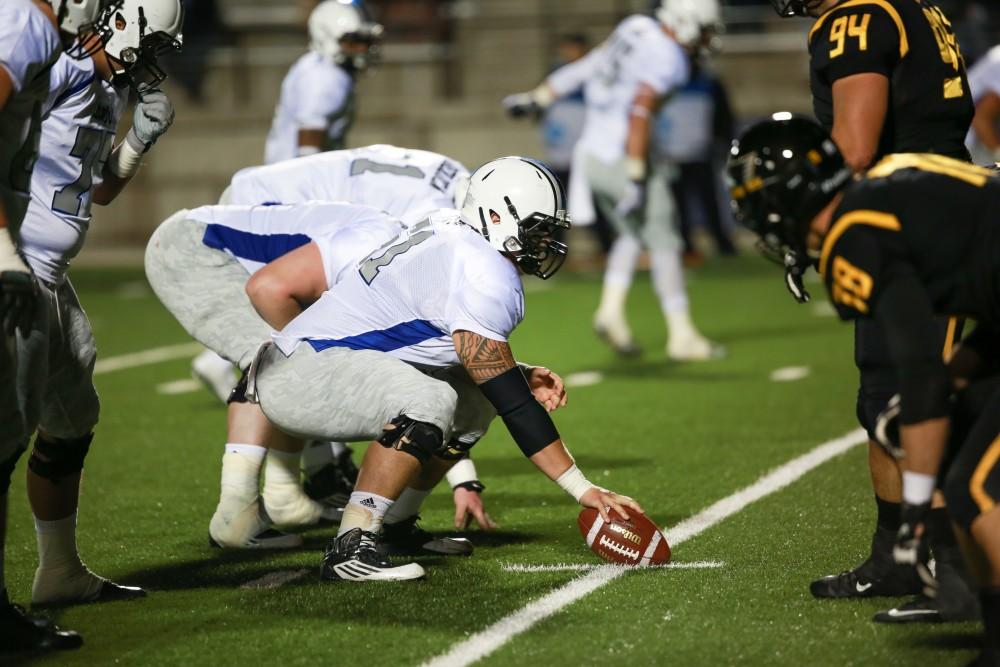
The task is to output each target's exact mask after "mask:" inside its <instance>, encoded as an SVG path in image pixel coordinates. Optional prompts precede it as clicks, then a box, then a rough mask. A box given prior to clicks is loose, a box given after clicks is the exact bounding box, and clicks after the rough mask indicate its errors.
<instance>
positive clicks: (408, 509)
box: [385, 487, 431, 523]
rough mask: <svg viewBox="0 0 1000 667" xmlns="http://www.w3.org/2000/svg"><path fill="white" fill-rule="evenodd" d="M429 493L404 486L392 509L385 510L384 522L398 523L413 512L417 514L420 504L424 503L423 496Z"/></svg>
mask: <svg viewBox="0 0 1000 667" xmlns="http://www.w3.org/2000/svg"><path fill="white" fill-rule="evenodd" d="M430 494H431V492H430V491H418V490H416V489H413V488H410V487H406V488H405V489H403V492H402V493H401V494H399V498H397V499H396V502H395V503H394V504H393V506H392V509H390V510H389V511H388V512H386V515H385V523H399V522H400V521H403V520H404V519H409V518H410V517H411V516H413V515H414V514H419V513H420V506H421V505H423V504H424V498H426V497H427V496H429V495H430Z"/></svg>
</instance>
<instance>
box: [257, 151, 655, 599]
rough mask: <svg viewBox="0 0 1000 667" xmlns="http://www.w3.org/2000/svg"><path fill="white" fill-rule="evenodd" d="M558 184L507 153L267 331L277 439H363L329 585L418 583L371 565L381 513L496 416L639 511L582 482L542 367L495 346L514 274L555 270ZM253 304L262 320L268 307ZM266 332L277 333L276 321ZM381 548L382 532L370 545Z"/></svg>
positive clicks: (538, 452)
mask: <svg viewBox="0 0 1000 667" xmlns="http://www.w3.org/2000/svg"><path fill="white" fill-rule="evenodd" d="M564 206H565V204H564V199H563V194H562V185H561V184H560V183H559V181H558V180H556V178H555V176H553V175H552V173H551V172H550V171H548V169H546V168H545V167H544V166H542V165H541V164H539V163H537V162H535V161H532V160H528V159H523V158H516V157H509V158H501V159H499V160H494V161H492V162H489V163H487V164H485V165H483V166H482V167H480V168H479V169H478V170H477V171H476V172H475V173H474V174H473V175H472V179H471V184H470V187H469V193H468V195H467V196H466V198H465V203H464V206H463V208H462V211H461V212H459V211H455V210H451V211H439V212H436V213H434V214H432V215H431V217H430V219H429V220H428V221H427V222H426V223H421V224H418V225H415V226H413V227H411V228H410V229H409V230H407V232H406V233H404V234H403V235H401V236H400V237H399V238H398V239H397V240H396V242H395V243H394V244H391V245H388V246H383V247H381V248H378V249H375V250H374V251H373V252H372V253H371V254H370V255H369V256H368V258H367V259H365V260H363V261H362V262H361V264H360V265H359V268H358V270H356V271H352V272H350V273H349V274H347V275H345V277H344V279H343V280H342V281H341V282H339V283H338V284H337V285H336V286H334V287H333V288H331V289H330V290H329V291H327V292H326V293H325V294H324V295H323V297H322V298H321V299H320V300H319V301H317V302H316V303H315V304H313V305H312V306H310V307H309V308H308V309H306V310H305V311H304V312H303V313H302V314H301V315H299V316H298V317H296V318H295V319H294V320H292V321H291V323H289V324H288V325H287V326H285V327H284V328H283V329H282V330H281V331H280V332H277V333H275V334H274V341H275V345H273V346H265V347H262V348H261V351H260V352H259V353H258V355H257V357H256V359H255V361H254V366H253V367H252V368H251V371H250V377H249V380H248V386H247V394H248V396H251V395H253V396H255V397H256V399H257V400H259V401H260V404H261V407H262V409H263V410H264V413H265V414H267V416H268V417H269V418H271V419H272V420H273V421H274V422H275V424H277V425H278V426H279V427H281V428H284V429H287V430H289V431H293V432H294V431H298V432H305V433H311V434H313V435H315V436H319V437H325V438H331V439H340V438H345V437H347V438H349V439H356V438H359V437H368V438H372V439H373V440H374V442H372V444H370V445H369V446H368V451H367V452H366V454H365V460H364V463H363V465H362V467H361V475H360V477H359V478H358V483H357V487H356V489H355V491H354V493H353V494H351V499H350V502H349V503H348V505H347V508H346V509H345V511H344V518H343V520H342V522H341V524H340V530H339V533H338V536H337V537H336V538H335V539H334V540H333V541H332V542H331V544H330V546H329V547H328V549H327V553H326V555H325V557H324V559H323V565H322V569H321V575H322V577H323V578H325V579H332V580H353V581H378V580H383V581H385V580H388V581H400V580H408V579H416V578H419V577H422V576H423V575H424V570H423V568H422V567H421V566H420V565H418V564H416V563H409V564H407V565H400V566H395V565H393V564H392V562H391V561H390V560H389V559H388V558H387V557H385V556H383V555H380V553H379V550H378V546H379V542H380V539H382V538H380V535H379V533H380V532H382V531H383V520H384V518H385V517H386V515H387V512H391V511H392V510H393V509H395V507H394V504H395V502H396V501H397V498H399V497H400V494H401V493H402V492H403V489H405V488H406V487H407V486H408V485H411V484H412V483H413V479H414V478H417V479H418V480H419V481H420V482H421V486H423V485H424V484H426V485H427V488H430V486H433V483H434V481H436V479H440V477H441V475H442V473H443V470H444V469H445V468H447V466H448V465H449V462H450V460H452V459H454V458H455V457H457V456H460V455H461V454H462V453H463V452H465V451H468V450H469V449H470V448H471V447H472V446H473V445H474V444H475V443H476V442H477V441H478V440H479V438H481V437H482V436H483V435H484V434H485V432H486V430H487V428H488V426H489V424H490V422H491V421H492V420H493V419H494V418H495V417H496V416H497V415H498V414H499V415H500V416H501V417H502V418H503V420H504V423H505V424H506V425H507V427H508V429H509V430H510V433H511V435H512V436H513V438H514V440H515V442H516V443H517V444H518V446H519V447H520V448H521V450H522V452H523V453H524V454H525V455H526V456H528V457H530V458H531V460H532V462H533V463H535V465H536V466H538V468H539V469H540V470H541V471H542V472H544V473H545V474H546V475H547V476H548V477H549V478H550V479H552V480H553V481H557V482H558V483H559V484H560V486H562V488H564V489H565V490H566V491H567V492H568V493H570V494H571V495H572V496H573V497H574V498H575V499H577V500H578V501H579V502H580V503H581V504H583V505H584V506H586V507H594V508H597V509H599V510H600V512H601V514H602V516H604V517H605V518H607V515H608V512H609V511H610V510H611V509H612V508H613V509H615V510H616V511H619V512H623V513H624V514H625V515H627V513H628V512H629V511H640V512H641V509H640V508H639V507H638V505H636V504H635V502H634V501H632V500H631V499H630V498H626V497H624V496H618V495H616V494H613V493H611V492H608V491H606V490H604V489H600V488H599V487H596V486H594V485H592V484H590V483H589V482H588V481H587V480H586V478H585V477H584V476H583V474H582V473H581V472H580V471H579V470H578V469H577V468H576V466H575V465H574V463H573V459H572V458H571V457H570V456H569V452H568V451H567V450H566V448H565V447H564V445H563V443H562V440H561V439H560V438H559V434H558V432H557V431H556V429H555V425H554V424H553V423H552V419H551V417H549V416H548V414H547V410H548V409H554V408H555V407H558V406H559V405H562V404H564V403H565V395H564V393H563V392H562V384H561V382H559V383H558V384H556V383H554V382H553V380H554V378H553V376H552V374H551V373H549V372H548V371H547V370H546V369H539V368H531V367H525V368H522V367H519V366H518V365H517V364H516V363H515V362H514V356H513V353H512V352H511V350H510V347H509V345H508V344H507V338H508V336H509V335H510V333H511V332H512V331H513V329H514V328H515V327H516V326H517V325H518V324H519V323H520V322H521V320H522V319H523V316H524V294H523V288H522V285H521V279H520V275H519V274H522V273H523V274H531V275H536V276H538V277H541V278H543V279H544V278H548V277H550V276H552V275H553V274H554V273H555V272H556V271H558V269H559V268H560V267H561V266H562V263H563V261H564V260H565V256H566V246H565V245H564V244H562V243H560V242H558V241H556V240H554V233H555V230H556V228H560V227H561V228H566V227H568V225H569V221H568V220H567V218H566V212H565V209H564ZM251 298H252V299H253V301H254V305H255V306H257V308H258V310H259V311H260V312H261V313H262V314H264V312H265V311H266V309H267V308H268V307H269V305H268V304H267V303H266V300H261V301H258V300H257V299H255V298H253V296H251ZM275 324H277V323H275ZM382 537H383V538H384V535H383V536H382Z"/></svg>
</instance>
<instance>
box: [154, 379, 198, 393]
mask: <svg viewBox="0 0 1000 667" xmlns="http://www.w3.org/2000/svg"><path fill="white" fill-rule="evenodd" d="M203 386H205V385H203V384H202V383H201V382H200V381H198V380H195V379H194V378H183V379H180V380H172V381H170V382H164V383H162V384H158V385H156V393H157V394H163V395H164V396H177V395H178V394H190V393H191V392H195V391H198V390H199V389H201V388H202V387H203Z"/></svg>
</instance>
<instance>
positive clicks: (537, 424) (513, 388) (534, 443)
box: [479, 366, 559, 458]
mask: <svg viewBox="0 0 1000 667" xmlns="http://www.w3.org/2000/svg"><path fill="white" fill-rule="evenodd" d="M479 389H480V390H481V391H482V392H483V395H484V396H486V398H487V400H489V402H490V403H492V404H493V407H495V408H496V409H497V414H499V415H500V418H501V419H503V423H504V424H505V425H506V426H507V430H508V431H510V435H511V437H512V438H514V442H516V443H517V446H518V447H519V448H520V449H521V451H522V452H523V453H524V455H525V456H527V457H529V458H530V457H531V456H534V455H535V454H537V453H538V452H540V451H542V450H543V449H545V448H546V447H547V446H549V445H551V444H552V443H553V442H555V441H556V440H558V439H559V431H557V430H556V425H555V423H553V421H552V417H550V416H549V413H547V412H546V411H545V408H543V407H542V406H541V405H540V404H539V403H538V401H536V400H535V397H534V395H533V394H532V393H531V388H530V387H529V386H528V382H527V380H525V379H524V374H523V373H522V371H521V368H520V367H519V366H514V367H513V368H511V369H509V370H507V371H505V372H503V373H501V374H500V375H498V376H496V377H495V378H492V379H490V380H488V381H486V382H484V383H483V384H481V385H479Z"/></svg>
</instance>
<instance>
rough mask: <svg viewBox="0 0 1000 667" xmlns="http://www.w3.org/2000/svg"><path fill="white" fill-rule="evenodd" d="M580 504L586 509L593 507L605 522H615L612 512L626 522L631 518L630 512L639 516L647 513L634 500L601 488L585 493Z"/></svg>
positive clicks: (591, 489)
mask: <svg viewBox="0 0 1000 667" xmlns="http://www.w3.org/2000/svg"><path fill="white" fill-rule="evenodd" d="M580 504H581V505H583V506H584V507H592V508H594V509H595V510H597V511H598V512H600V514H601V517H602V518H603V519H604V520H605V521H612V520H613V518H612V517H611V510H614V511H615V513H616V514H618V516H620V517H621V518H623V519H626V520H628V519H629V518H630V517H629V511H630V510H631V511H633V512H637V513H639V514H645V513H646V512H645V511H643V509H642V507H641V506H640V505H639V503H637V502H636V501H634V500H632V499H631V498H629V497H628V496H623V495H620V494H617V493H615V492H614V491H608V490H607V489H602V488H601V487H599V486H593V487H591V488H590V490H589V491H587V492H586V493H584V494H583V495H582V496H581V497H580Z"/></svg>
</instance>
